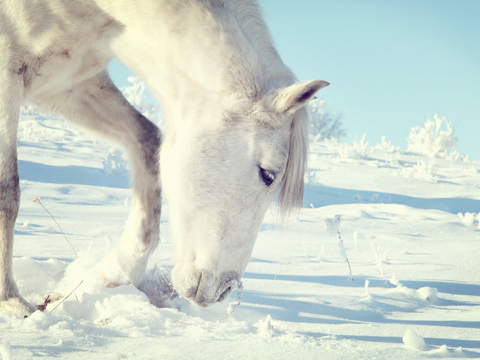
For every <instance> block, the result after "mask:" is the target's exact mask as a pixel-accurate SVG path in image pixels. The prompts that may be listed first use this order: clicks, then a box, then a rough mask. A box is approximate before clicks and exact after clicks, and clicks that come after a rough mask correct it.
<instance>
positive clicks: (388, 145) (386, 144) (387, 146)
mask: <svg viewBox="0 0 480 360" xmlns="http://www.w3.org/2000/svg"><path fill="white" fill-rule="evenodd" d="M375 149H379V150H383V151H386V152H390V153H393V152H395V151H397V150H399V149H398V148H396V147H395V146H394V145H392V142H391V141H388V140H387V138H386V137H385V136H382V143H381V144H377V145H375Z"/></svg>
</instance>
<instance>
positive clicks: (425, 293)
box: [390, 275, 439, 305]
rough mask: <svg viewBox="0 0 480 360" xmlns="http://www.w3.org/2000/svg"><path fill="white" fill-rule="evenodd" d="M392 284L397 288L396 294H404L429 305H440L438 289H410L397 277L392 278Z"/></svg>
mask: <svg viewBox="0 0 480 360" xmlns="http://www.w3.org/2000/svg"><path fill="white" fill-rule="evenodd" d="M390 283H391V284H393V285H396V286H397V288H396V289H395V291H396V292H400V293H403V294H405V295H407V296H409V297H410V298H413V299H416V300H421V301H424V302H426V303H428V304H433V305H435V304H439V299H438V291H437V289H436V288H432V287H428V286H425V287H422V288H420V289H418V290H415V289H410V288H408V287H406V286H404V285H403V284H402V283H401V282H400V281H398V280H397V279H396V277H395V275H393V276H392V277H391V278H390Z"/></svg>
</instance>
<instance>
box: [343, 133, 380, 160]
mask: <svg viewBox="0 0 480 360" xmlns="http://www.w3.org/2000/svg"><path fill="white" fill-rule="evenodd" d="M366 136H367V134H363V136H362V138H361V139H360V140H359V141H354V142H353V143H352V145H347V144H345V146H344V147H343V149H342V151H341V153H340V156H341V157H342V158H350V159H367V158H368V157H369V156H370V154H371V153H372V151H373V148H372V147H371V146H369V145H368V141H365V137H366Z"/></svg>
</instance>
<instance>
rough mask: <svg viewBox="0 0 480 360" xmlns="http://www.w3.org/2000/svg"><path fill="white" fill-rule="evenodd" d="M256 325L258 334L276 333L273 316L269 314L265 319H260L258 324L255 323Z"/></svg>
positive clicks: (268, 334)
mask: <svg viewBox="0 0 480 360" xmlns="http://www.w3.org/2000/svg"><path fill="white" fill-rule="evenodd" d="M253 326H254V327H256V328H257V329H258V330H257V334H259V335H262V336H267V337H271V336H273V334H274V333H275V328H274V327H273V326H272V316H271V315H267V317H266V318H265V319H260V320H259V321H258V322H257V323H256V324H254V325H253Z"/></svg>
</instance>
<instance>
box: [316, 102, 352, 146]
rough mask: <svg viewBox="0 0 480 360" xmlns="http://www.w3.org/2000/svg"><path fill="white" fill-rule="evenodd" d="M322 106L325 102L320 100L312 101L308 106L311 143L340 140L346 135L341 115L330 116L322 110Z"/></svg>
mask: <svg viewBox="0 0 480 360" xmlns="http://www.w3.org/2000/svg"><path fill="white" fill-rule="evenodd" d="M324 104H325V100H321V99H314V100H312V101H310V102H309V104H308V105H309V110H310V125H309V136H310V141H311V142H320V141H323V140H325V139H332V138H341V137H342V136H345V135H346V132H345V129H344V128H343V124H342V115H341V114H336V115H332V114H331V113H330V112H328V111H326V110H325V109H324Z"/></svg>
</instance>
